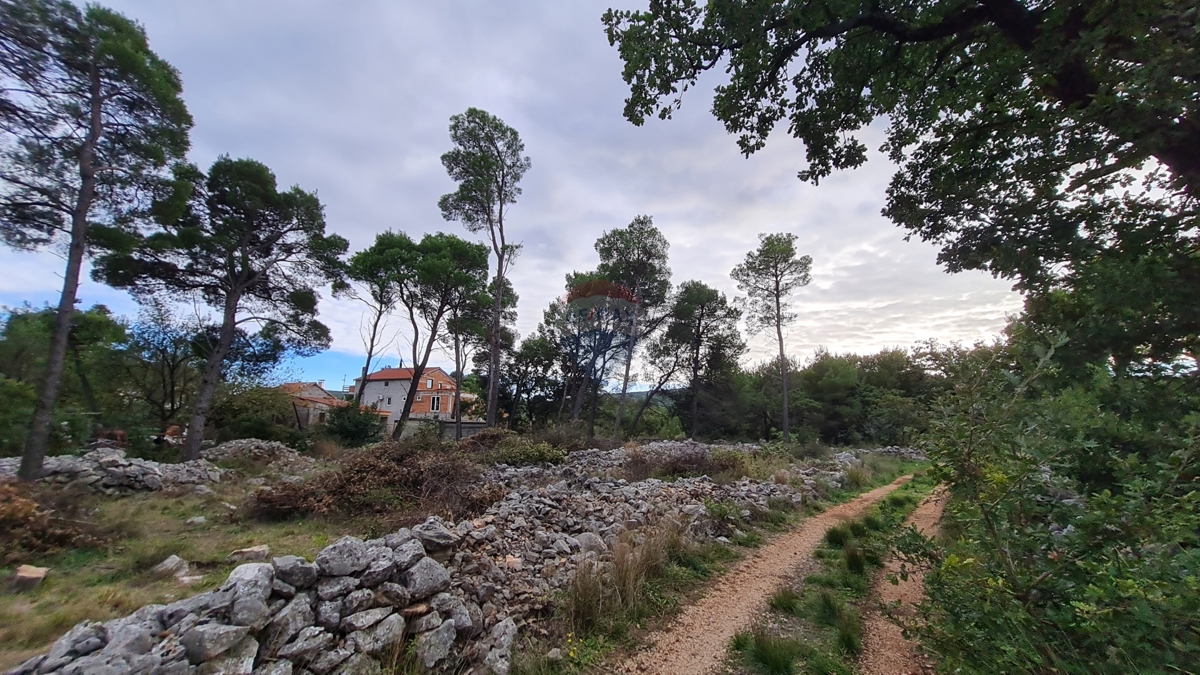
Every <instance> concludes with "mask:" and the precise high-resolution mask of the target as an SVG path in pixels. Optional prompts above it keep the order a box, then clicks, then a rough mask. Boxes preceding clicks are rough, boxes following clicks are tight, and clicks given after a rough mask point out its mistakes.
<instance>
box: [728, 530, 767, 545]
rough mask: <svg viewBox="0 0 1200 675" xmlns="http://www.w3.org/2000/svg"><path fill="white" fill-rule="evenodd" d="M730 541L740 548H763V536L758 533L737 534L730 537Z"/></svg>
mask: <svg viewBox="0 0 1200 675" xmlns="http://www.w3.org/2000/svg"><path fill="white" fill-rule="evenodd" d="M729 540H730V541H732V542H733V543H734V544H737V545H738V546H744V547H746V548H758V547H759V546H762V543H763V538H762V535H761V534H759V533H757V532H743V533H741V534H735V535H734V536H732V537H730V538H729Z"/></svg>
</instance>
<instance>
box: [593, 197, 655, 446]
mask: <svg viewBox="0 0 1200 675" xmlns="http://www.w3.org/2000/svg"><path fill="white" fill-rule="evenodd" d="M670 247H671V244H670V242H668V241H667V238H666V237H664V236H663V234H662V232H660V231H659V230H658V228H657V227H655V226H654V220H653V219H652V218H651V217H650V216H638V217H636V218H634V219H633V222H631V223H629V225H628V226H627V227H625V228H617V229H615V230H611V231H609V232H605V233H604V234H603V235H602V236H601V237H600V238H599V239H597V240H596V253H598V254H600V266H599V267H598V268H597V270H596V271H597V272H599V273H600V275H601V276H603V277H604V278H606V279H608V280H609V281H612V282H615V283H618V284H622V285H623V286H625V287H626V288H628V289H629V291H630V292H631V294H632V295H633V303H632V304H631V305H630V309H631V310H632V312H631V316H630V320H629V338H630V339H629V340H627V341H626V342H627V345H628V347H627V349H628V351H627V353H626V354H625V375H624V377H623V378H622V379H621V397H620V399H619V400H618V402H617V419H616V421H615V422H614V423H613V436H612V438H613V440H614V441H619V440H620V439H621V419H622V418H623V417H624V415H625V396H626V394H627V393H628V391H629V372H630V368H631V367H632V364H633V352H634V349H636V348H637V341H638V340H639V339H640V338H641V337H643V336H645V335H647V334H649V333H651V332H652V331H653V330H654V329H655V328H657V327H658V325H660V324H661V322H662V320H663V319H664V318H665V315H660V316H658V317H654V318H653V319H651V313H652V312H654V310H656V309H658V308H659V307H661V306H662V304H663V303H664V302H666V299H667V295H668V294H669V293H670V292H671V268H670V267H669V266H668V264H667V251H668V250H669V249H670Z"/></svg>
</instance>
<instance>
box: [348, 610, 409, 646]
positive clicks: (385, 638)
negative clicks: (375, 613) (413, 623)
mask: <svg viewBox="0 0 1200 675" xmlns="http://www.w3.org/2000/svg"><path fill="white" fill-rule="evenodd" d="M404 629H405V625H404V618H403V617H401V616H400V615H399V614H392V615H390V616H388V617H387V618H385V619H384V620H383V621H380V622H379V623H377V624H375V625H374V626H373V627H371V628H369V629H367V630H360V631H355V632H353V633H351V634H350V635H347V636H346V645H347V647H351V648H353V649H355V650H357V651H359V652H363V653H366V654H371V655H375V656H378V655H380V654H384V653H387V652H388V651H390V650H391V648H392V647H394V646H396V645H399V644H400V643H401V642H403V641H404V634H405V631H404Z"/></svg>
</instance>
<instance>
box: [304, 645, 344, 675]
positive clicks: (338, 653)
mask: <svg viewBox="0 0 1200 675" xmlns="http://www.w3.org/2000/svg"><path fill="white" fill-rule="evenodd" d="M351 656H353V652H351V651H350V650H349V649H344V648H342V647H337V648H334V649H330V650H327V651H325V652H323V653H321V654H320V655H319V656H317V657H316V658H315V659H314V660H313V661H312V662H311V663H309V664H308V669H309V670H311V671H313V672H314V673H316V674H317V675H328V674H329V673H332V672H333V669H334V668H337V667H338V666H340V665H341V664H342V662H344V661H345V660H346V659H348V658H350V657H351Z"/></svg>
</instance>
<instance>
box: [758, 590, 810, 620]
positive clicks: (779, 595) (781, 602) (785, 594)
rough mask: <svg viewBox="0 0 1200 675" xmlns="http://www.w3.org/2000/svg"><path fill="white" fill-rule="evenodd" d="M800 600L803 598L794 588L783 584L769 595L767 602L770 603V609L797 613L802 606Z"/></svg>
mask: <svg viewBox="0 0 1200 675" xmlns="http://www.w3.org/2000/svg"><path fill="white" fill-rule="evenodd" d="M802 600H803V598H802V597H801V595H800V594H799V593H797V592H796V589H794V588H792V587H791V586H784V587H783V588H781V589H779V590H778V591H775V595H772V596H771V599H770V600H769V601H768V603H767V604H768V605H770V607H771V609H774V610H778V611H780V612H786V613H788V614H797V615H798V614H800V611H801V609H802V608H803V602H802Z"/></svg>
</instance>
